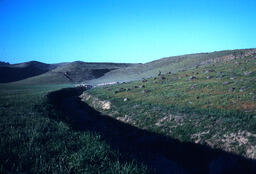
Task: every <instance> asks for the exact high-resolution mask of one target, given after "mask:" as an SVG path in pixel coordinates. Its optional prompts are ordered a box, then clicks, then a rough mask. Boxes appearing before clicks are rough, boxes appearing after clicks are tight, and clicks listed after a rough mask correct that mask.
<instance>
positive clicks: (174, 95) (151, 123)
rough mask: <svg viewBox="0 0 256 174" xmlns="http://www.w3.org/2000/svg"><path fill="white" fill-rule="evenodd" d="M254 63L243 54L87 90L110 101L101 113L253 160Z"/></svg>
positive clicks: (255, 117) (255, 142)
mask: <svg viewBox="0 0 256 174" xmlns="http://www.w3.org/2000/svg"><path fill="white" fill-rule="evenodd" d="M255 64H256V59H255V56H248V57H245V58H243V59H234V60H231V61H228V62H219V63H218V62H217V63H215V64H208V65H207V64H206V65H204V66H201V67H198V68H194V69H191V70H187V71H182V72H177V73H174V74H164V75H161V76H157V75H156V78H155V79H154V78H149V79H147V81H146V82H142V81H135V82H129V83H124V84H119V85H112V86H104V87H98V88H94V89H92V90H89V91H88V94H90V95H92V96H94V97H97V98H99V99H100V100H108V101H110V102H111V105H112V107H111V109H110V110H105V111H104V110H102V112H105V113H107V114H109V115H112V116H113V117H115V118H117V119H119V120H122V121H124V122H126V123H129V124H132V125H136V126H137V127H140V128H143V129H146V130H150V131H154V132H157V133H161V134H164V135H169V136H171V137H174V138H177V139H179V140H180V141H185V142H195V143H200V144H207V145H210V146H211V147H213V148H220V149H223V150H225V151H231V152H234V153H237V154H240V155H244V156H246V157H250V158H256V154H255V149H256V66H255ZM192 76H194V79H191V80H190V78H191V77H192ZM142 85H143V86H142ZM125 98H127V99H125ZM124 99H125V100H127V101H124ZM87 102H88V103H89V104H91V105H92V102H93V100H92V99H90V100H88V101H87Z"/></svg>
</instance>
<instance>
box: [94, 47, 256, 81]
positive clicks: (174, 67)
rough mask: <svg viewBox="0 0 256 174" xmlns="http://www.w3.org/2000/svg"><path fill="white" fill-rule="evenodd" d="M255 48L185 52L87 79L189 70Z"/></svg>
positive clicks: (137, 77)
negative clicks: (196, 52)
mask: <svg viewBox="0 0 256 174" xmlns="http://www.w3.org/2000/svg"><path fill="white" fill-rule="evenodd" d="M253 51H255V49H242V50H226V51H215V52H212V53H198V54H187V55H181V56H175V57H167V58H162V59H159V60H155V61H152V62H148V63H145V64H138V65H136V66H132V67H127V68H121V69H118V70H114V71H111V72H109V73H106V74H105V75H104V76H102V77H100V78H98V79H93V80H91V81H89V83H90V84H93V85H95V84H99V83H105V82H115V81H116V82H117V81H118V82H128V81H134V80H141V79H142V78H149V77H154V76H155V75H156V74H157V73H158V72H159V71H161V72H162V73H167V72H169V71H171V72H172V73H176V72H178V71H182V70H189V69H191V68H194V67H197V66H202V65H205V64H209V63H212V61H213V60H216V59H217V58H220V59H222V58H226V57H229V56H236V57H241V56H244V55H247V54H248V53H250V52H253Z"/></svg>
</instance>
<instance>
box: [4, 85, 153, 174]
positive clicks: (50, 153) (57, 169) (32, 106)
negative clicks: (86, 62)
mask: <svg viewBox="0 0 256 174" xmlns="http://www.w3.org/2000/svg"><path fill="white" fill-rule="evenodd" d="M69 86H70V85H68V84H67V85H44V86H42V85H38V86H17V85H11V84H4V85H3V84H2V85H0V137H1V139H0V154H1V155H0V173H120V174H121V173H125V174H126V173H148V170H146V169H144V168H139V167H138V165H137V164H136V163H135V162H134V161H126V162H125V161H122V160H121V159H123V157H122V156H121V154H120V153H118V152H117V151H114V150H112V149H111V148H110V146H109V145H108V144H107V143H106V142H104V141H102V140H101V138H100V136H99V135H97V134H96V133H93V132H89V131H86V132H80V131H75V130H73V129H72V128H71V127H70V126H69V125H67V124H66V123H64V122H62V121H60V120H62V119H63V115H62V114H60V113H59V112H57V111H56V110H55V109H53V107H52V106H51V105H50V104H49V103H48V101H47V100H46V97H45V95H46V94H47V93H48V92H50V91H54V90H57V89H60V88H63V87H69Z"/></svg>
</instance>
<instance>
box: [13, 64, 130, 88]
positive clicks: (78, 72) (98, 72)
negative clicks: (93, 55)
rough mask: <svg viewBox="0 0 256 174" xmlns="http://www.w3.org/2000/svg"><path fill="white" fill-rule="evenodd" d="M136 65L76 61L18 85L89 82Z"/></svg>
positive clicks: (20, 82)
mask: <svg viewBox="0 0 256 174" xmlns="http://www.w3.org/2000/svg"><path fill="white" fill-rule="evenodd" d="M132 65H134V64H125V63H86V62H82V61H76V62H71V63H67V64H65V65H63V66H59V67H57V68H55V69H53V70H51V71H48V72H46V73H44V74H41V75H38V76H35V77H31V78H28V79H25V80H22V81H19V82H16V83H17V84H51V83H53V84H63V83H71V84H74V83H81V82H86V81H87V80H91V79H95V78H99V77H101V76H103V75H104V74H105V73H107V72H109V71H112V70H115V69H119V68H126V67H129V66H132Z"/></svg>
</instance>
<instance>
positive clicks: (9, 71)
mask: <svg viewBox="0 0 256 174" xmlns="http://www.w3.org/2000/svg"><path fill="white" fill-rule="evenodd" d="M61 65H63V64H45V63H41V62H37V61H31V62H25V63H19V64H7V63H5V64H3V63H2V64H1V66H0V83H7V82H14V81H18V80H23V79H26V78H29V77H33V76H37V75H40V74H43V73H46V72H48V71H50V70H52V69H55V68H57V67H59V66H61Z"/></svg>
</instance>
